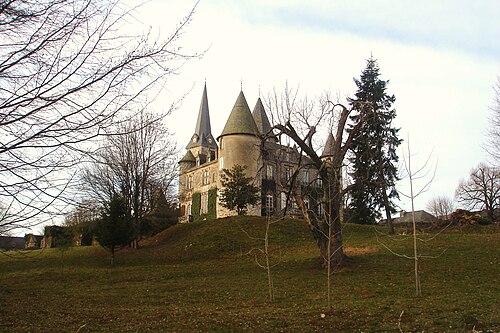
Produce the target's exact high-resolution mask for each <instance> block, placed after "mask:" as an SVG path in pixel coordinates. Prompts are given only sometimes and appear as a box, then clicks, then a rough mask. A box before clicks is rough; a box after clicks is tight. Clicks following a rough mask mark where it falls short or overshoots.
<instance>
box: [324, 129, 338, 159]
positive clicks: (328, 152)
mask: <svg viewBox="0 0 500 333" xmlns="http://www.w3.org/2000/svg"><path fill="white" fill-rule="evenodd" d="M334 143H335V138H334V137H333V134H332V132H330V134H329V135H328V139H326V143H325V148H324V149H323V153H322V154H321V157H328V156H333V145H334Z"/></svg>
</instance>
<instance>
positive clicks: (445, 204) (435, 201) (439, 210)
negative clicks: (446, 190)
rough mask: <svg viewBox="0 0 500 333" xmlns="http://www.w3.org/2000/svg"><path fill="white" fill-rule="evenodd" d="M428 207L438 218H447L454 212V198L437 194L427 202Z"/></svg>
mask: <svg viewBox="0 0 500 333" xmlns="http://www.w3.org/2000/svg"><path fill="white" fill-rule="evenodd" d="M427 209H428V210H429V212H430V213H431V214H433V215H434V216H436V217H437V218H438V219H442V220H447V219H448V218H449V216H450V214H451V213H452V212H453V200H452V199H451V198H449V197H447V196H444V195H443V196H437V197H434V198H432V199H431V200H430V201H429V202H428V203H427Z"/></svg>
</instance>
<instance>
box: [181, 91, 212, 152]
mask: <svg viewBox="0 0 500 333" xmlns="http://www.w3.org/2000/svg"><path fill="white" fill-rule="evenodd" d="M198 146H205V147H211V148H217V143H216V142H215V140H214V137H213V136H212V128H211V126H210V112H209V109H208V96H207V84H206V83H205V86H204V88H203V95H202V97H201V104H200V110H199V111H198V120H197V121H196V128H195V130H194V134H193V136H192V137H191V141H189V143H188V145H187V146H186V149H189V148H193V147H198Z"/></svg>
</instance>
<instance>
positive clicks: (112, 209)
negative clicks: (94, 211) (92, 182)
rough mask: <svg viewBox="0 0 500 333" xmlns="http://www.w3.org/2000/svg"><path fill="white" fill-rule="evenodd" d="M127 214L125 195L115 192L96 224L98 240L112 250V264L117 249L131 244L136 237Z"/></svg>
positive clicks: (112, 263)
mask: <svg viewBox="0 0 500 333" xmlns="http://www.w3.org/2000/svg"><path fill="white" fill-rule="evenodd" d="M127 215H128V214H127V208H126V205H125V200H124V199H123V196H121V195H119V194H115V195H113V197H112V198H111V200H110V202H109V203H108V205H107V207H105V209H104V212H103V214H102V217H101V219H100V220H98V221H97V224H96V228H95V235H96V238H97V241H98V242H99V244H100V245H101V246H102V247H104V248H105V249H107V250H109V251H110V252H111V265H114V263H115V252H116V250H118V249H120V248H122V247H124V246H127V245H129V244H130V243H131V242H132V240H133V239H134V224H133V223H132V220H131V219H130V218H129V217H128V216H127Z"/></svg>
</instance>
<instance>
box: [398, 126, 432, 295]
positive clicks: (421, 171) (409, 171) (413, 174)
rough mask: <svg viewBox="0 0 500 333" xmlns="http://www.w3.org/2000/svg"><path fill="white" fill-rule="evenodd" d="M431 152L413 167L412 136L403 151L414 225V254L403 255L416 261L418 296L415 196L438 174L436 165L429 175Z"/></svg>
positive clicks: (417, 275) (418, 291) (417, 273)
mask: <svg viewBox="0 0 500 333" xmlns="http://www.w3.org/2000/svg"><path fill="white" fill-rule="evenodd" d="M431 156H432V155H431V154H429V156H428V158H427V160H426V161H425V163H424V164H423V165H422V166H420V167H419V168H417V169H415V168H414V167H412V153H411V149H410V137H409V136H408V139H407V153H406V154H405V152H404V151H403V160H404V169H405V171H406V175H407V176H408V181H409V183H410V193H409V194H405V193H402V192H400V193H401V194H403V195H404V196H406V197H407V198H409V199H410V202H411V217H412V227H413V256H401V257H405V258H408V259H412V260H413V262H414V272H415V294H416V295H417V296H422V286H421V284H420V265H419V263H420V259H421V257H422V256H421V255H420V254H419V251H418V246H417V240H418V238H417V223H416V221H415V198H417V197H418V196H420V195H421V194H422V193H424V192H426V191H428V190H429V188H430V186H431V184H432V182H433V181H434V178H435V176H436V167H434V171H433V174H432V176H429V171H430V170H431V169H430V168H429V161H430V158H431ZM417 180H423V181H424V182H423V185H422V186H421V187H420V188H417V187H416V181H417Z"/></svg>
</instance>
